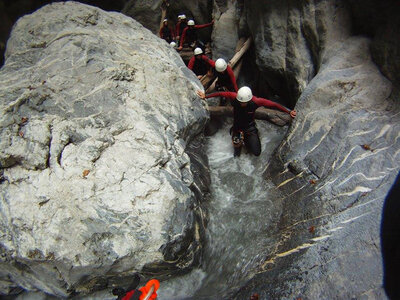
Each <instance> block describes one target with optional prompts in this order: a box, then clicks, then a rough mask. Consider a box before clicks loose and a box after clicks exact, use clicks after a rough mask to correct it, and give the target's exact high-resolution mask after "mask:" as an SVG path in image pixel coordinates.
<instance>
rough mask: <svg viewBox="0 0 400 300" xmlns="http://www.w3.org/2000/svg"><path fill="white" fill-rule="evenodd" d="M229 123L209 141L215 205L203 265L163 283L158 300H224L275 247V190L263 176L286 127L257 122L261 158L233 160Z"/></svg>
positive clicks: (210, 207)
mask: <svg viewBox="0 0 400 300" xmlns="http://www.w3.org/2000/svg"><path fill="white" fill-rule="evenodd" d="M229 127H230V124H228V123H226V124H225V125H224V127H223V128H222V129H221V130H219V131H218V132H217V133H216V134H215V135H214V136H212V137H209V138H208V141H207V153H208V159H209V165H210V171H211V181H212V186H211V201H210V203H208V205H207V206H208V212H209V223H208V226H207V244H206V246H205V249H204V259H203V265H202V267H201V268H200V269H195V270H193V271H192V272H191V273H189V274H187V275H185V276H182V277H180V278H176V279H173V280H171V281H169V282H163V284H162V288H160V290H159V293H158V294H159V299H161V300H166V299H168V300H169V299H223V298H224V297H227V295H229V293H231V292H234V291H236V290H237V289H238V288H240V286H241V285H243V284H244V283H245V282H246V281H247V280H248V279H249V278H250V277H251V275H252V274H253V273H252V272H254V268H255V267H256V266H257V264H258V263H260V262H261V261H262V260H263V259H264V258H265V256H266V253H268V249H269V246H270V245H271V244H272V242H271V240H270V238H269V232H270V231H272V228H273V227H274V226H275V224H276V220H277V219H278V218H279V215H278V214H279V210H277V209H273V203H272V201H271V194H272V193H273V191H272V190H271V188H270V186H268V185H267V183H266V181H265V180H264V179H263V178H262V173H263V170H264V168H265V166H266V165H267V163H268V160H269V159H270V157H271V154H272V152H273V150H274V149H275V148H276V147H277V146H278V145H279V142H280V141H281V140H282V138H283V135H284V134H285V132H286V130H287V127H285V128H279V127H277V126H274V125H272V124H270V123H267V122H262V121H258V128H259V131H260V138H261V144H262V153H261V156H259V157H255V156H253V155H250V154H247V153H246V151H242V155H241V156H240V157H239V158H234V157H233V148H232V144H231V139H230V135H229Z"/></svg>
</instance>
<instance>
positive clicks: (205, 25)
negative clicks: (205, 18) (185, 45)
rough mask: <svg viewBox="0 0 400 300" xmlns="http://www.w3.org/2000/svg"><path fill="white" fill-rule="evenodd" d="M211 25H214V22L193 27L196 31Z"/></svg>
mask: <svg viewBox="0 0 400 300" xmlns="http://www.w3.org/2000/svg"><path fill="white" fill-rule="evenodd" d="M212 24H214V20H212V21H211V23H207V24H201V25H194V28H196V29H201V28H206V27H209V26H211V25H212Z"/></svg>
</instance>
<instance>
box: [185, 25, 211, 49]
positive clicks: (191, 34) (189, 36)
mask: <svg viewBox="0 0 400 300" xmlns="http://www.w3.org/2000/svg"><path fill="white" fill-rule="evenodd" d="M212 24H214V20H212V21H211V23H208V24H202V25H195V23H194V21H193V20H189V21H188V23H187V25H188V26H187V27H186V28H185V29H184V30H183V33H182V36H181V39H180V42H179V48H178V50H182V49H183V45H186V44H187V45H188V46H190V47H192V48H194V47H196V45H197V43H198V41H197V39H198V37H197V30H198V29H201V28H206V27H209V26H211V25H212Z"/></svg>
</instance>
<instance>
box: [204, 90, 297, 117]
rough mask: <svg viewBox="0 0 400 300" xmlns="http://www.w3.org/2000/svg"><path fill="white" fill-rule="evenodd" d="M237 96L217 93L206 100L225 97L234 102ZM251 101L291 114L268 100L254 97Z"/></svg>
mask: <svg viewBox="0 0 400 300" xmlns="http://www.w3.org/2000/svg"><path fill="white" fill-rule="evenodd" d="M236 96H237V93H234V92H217V93H212V94H209V95H207V96H206V98H207V99H208V98H214V97H224V98H226V99H229V100H231V101H234V100H236ZM250 101H252V102H254V103H255V104H257V106H264V107H268V108H276V109H279V110H280V111H283V112H285V113H288V114H290V111H289V110H288V109H287V108H286V107H284V106H282V105H280V104H279V103H276V102H274V101H271V100H268V99H264V98H259V97H256V96H253V98H251V100H250Z"/></svg>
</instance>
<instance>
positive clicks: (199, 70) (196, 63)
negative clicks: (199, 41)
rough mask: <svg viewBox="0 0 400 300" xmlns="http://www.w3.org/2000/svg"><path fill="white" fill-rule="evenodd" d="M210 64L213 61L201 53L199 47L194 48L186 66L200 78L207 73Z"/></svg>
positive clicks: (209, 69) (211, 64)
mask: <svg viewBox="0 0 400 300" xmlns="http://www.w3.org/2000/svg"><path fill="white" fill-rule="evenodd" d="M212 66H213V61H212V60H211V59H209V58H208V57H207V56H205V55H204V54H203V50H202V49H201V48H196V49H194V56H193V57H192V58H191V59H190V60H189V63H188V68H189V69H190V70H192V71H193V72H194V73H195V74H196V75H197V78H199V79H200V78H201V77H202V76H203V75H205V74H207V73H209V72H210V71H211V67H212Z"/></svg>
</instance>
